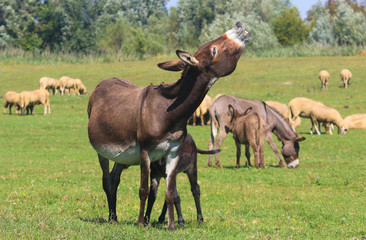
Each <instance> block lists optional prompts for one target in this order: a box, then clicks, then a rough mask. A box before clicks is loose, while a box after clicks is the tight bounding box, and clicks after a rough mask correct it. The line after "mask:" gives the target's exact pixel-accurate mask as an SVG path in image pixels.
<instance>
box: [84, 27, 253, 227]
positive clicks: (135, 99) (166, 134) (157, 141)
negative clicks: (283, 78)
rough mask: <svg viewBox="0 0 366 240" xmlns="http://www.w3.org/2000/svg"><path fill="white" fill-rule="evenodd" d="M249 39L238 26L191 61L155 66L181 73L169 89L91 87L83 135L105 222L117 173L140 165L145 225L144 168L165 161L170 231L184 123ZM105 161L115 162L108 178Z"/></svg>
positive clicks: (118, 84) (112, 217) (120, 84)
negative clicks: (96, 168) (98, 180)
mask: <svg viewBox="0 0 366 240" xmlns="http://www.w3.org/2000/svg"><path fill="white" fill-rule="evenodd" d="M249 36H250V33H248V32H247V31H245V30H244V27H243V25H242V24H241V23H240V22H238V23H236V25H235V26H234V27H233V28H232V29H230V30H229V31H227V32H226V33H224V34H223V35H222V36H220V37H219V38H217V39H216V40H213V41H211V42H209V43H206V44H205V45H203V46H202V47H200V48H199V49H198V51H197V52H196V53H195V54H194V56H192V55H190V54H188V53H186V52H183V51H179V50H177V55H178V57H179V58H180V60H178V61H169V62H164V63H160V64H158V66H159V67H160V68H162V69H165V70H170V71H181V70H183V73H182V75H181V78H180V79H179V80H178V81H177V82H174V83H170V84H161V85H159V86H154V85H149V86H147V87H137V86H136V85H134V84H133V83H131V82H130V81H128V80H125V79H119V78H110V79H106V80H103V81H101V82H100V83H99V84H98V85H97V86H96V88H95V90H94V92H93V93H92V94H91V96H90V98H89V104H88V116H89V124H88V134H89V140H90V143H91V145H92V146H93V148H94V149H95V151H96V152H97V153H98V158H99V162H100V165H101V168H102V171H103V188H104V191H105V192H106V195H107V199H108V206H109V221H117V214H116V195H117V188H118V185H119V182H120V175H121V173H122V170H123V169H126V168H128V167H129V166H131V165H140V169H141V180H140V190H139V197H140V211H139V217H138V224H139V225H140V226H143V225H145V222H144V209H145V203H146V199H147V196H148V194H149V188H148V187H149V186H148V183H149V171H150V163H151V162H154V161H157V160H159V159H161V158H165V160H166V175H167V178H166V182H167V188H166V193H165V196H166V197H165V198H166V201H167V205H168V229H175V224H174V190H175V187H176V168H177V164H178V162H179V161H178V160H179V152H180V148H181V145H182V143H183V141H184V139H185V137H186V135H187V128H186V127H187V126H186V125H187V121H188V119H189V118H190V116H191V115H192V114H193V112H194V111H195V110H196V108H197V107H198V106H199V105H200V103H201V102H202V100H203V98H204V97H205V95H206V94H207V92H208V90H210V88H211V87H212V85H213V84H214V83H215V82H216V81H217V79H218V78H219V77H224V76H227V75H229V74H230V73H232V72H233V71H234V70H235V68H236V65H237V62H238V60H239V58H240V56H241V55H242V53H243V50H244V48H245V41H246V40H248V39H249ZM109 160H112V161H114V162H115V164H114V167H113V169H112V171H111V172H109Z"/></svg>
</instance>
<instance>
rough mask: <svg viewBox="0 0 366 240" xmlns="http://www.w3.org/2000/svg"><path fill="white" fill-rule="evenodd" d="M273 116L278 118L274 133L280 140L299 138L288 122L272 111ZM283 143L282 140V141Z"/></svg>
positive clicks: (275, 122)
mask: <svg viewBox="0 0 366 240" xmlns="http://www.w3.org/2000/svg"><path fill="white" fill-rule="evenodd" d="M270 111H271V112H272V113H273V116H274V117H275V118H276V120H275V121H274V131H273V133H274V134H275V135H276V136H277V138H278V139H279V140H281V139H283V140H290V139H293V138H295V137H296V136H297V134H296V132H294V130H293V129H292V128H291V126H290V125H289V124H288V123H287V121H286V120H285V119H284V118H283V117H282V116H281V115H280V114H279V113H277V112H276V111H274V110H272V109H270ZM281 141H282V140H281Z"/></svg>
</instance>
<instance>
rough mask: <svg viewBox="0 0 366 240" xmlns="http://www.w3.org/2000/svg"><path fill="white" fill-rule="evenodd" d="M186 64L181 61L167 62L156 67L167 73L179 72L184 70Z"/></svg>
mask: <svg viewBox="0 0 366 240" xmlns="http://www.w3.org/2000/svg"><path fill="white" fill-rule="evenodd" d="M185 66H186V64H185V63H184V62H183V61H168V62H162V63H159V64H158V67H159V68H161V69H164V70H167V71H174V72H177V71H181V70H183V69H184V67H185Z"/></svg>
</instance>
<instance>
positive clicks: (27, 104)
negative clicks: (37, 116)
mask: <svg viewBox="0 0 366 240" xmlns="http://www.w3.org/2000/svg"><path fill="white" fill-rule="evenodd" d="M20 99H21V105H20V106H21V108H22V113H23V114H25V110H27V114H29V110H30V111H31V114H33V108H34V105H37V104H42V105H43V106H44V115H46V114H47V108H48V114H50V113H51V107H50V94H49V93H48V91H47V90H45V89H39V90H34V91H23V92H21V93H20Z"/></svg>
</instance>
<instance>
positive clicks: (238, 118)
mask: <svg viewBox="0 0 366 240" xmlns="http://www.w3.org/2000/svg"><path fill="white" fill-rule="evenodd" d="M229 114H230V116H231V121H230V128H231V131H232V132H233V137H234V140H235V145H236V168H239V166H240V155H241V144H244V145H245V156H246V158H247V164H249V166H252V165H251V164H250V151H249V146H251V147H252V149H253V154H254V159H255V160H254V165H255V167H256V168H258V167H261V168H265V166H264V149H263V144H264V136H265V132H264V131H265V128H266V126H265V123H264V120H263V118H261V116H259V114H258V113H256V112H252V108H251V107H250V108H248V109H247V110H246V111H245V112H244V113H239V112H238V110H236V109H234V108H233V106H231V105H229ZM247 164H245V165H247Z"/></svg>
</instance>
